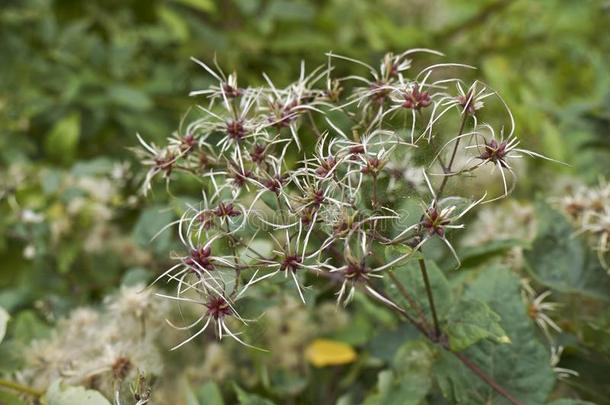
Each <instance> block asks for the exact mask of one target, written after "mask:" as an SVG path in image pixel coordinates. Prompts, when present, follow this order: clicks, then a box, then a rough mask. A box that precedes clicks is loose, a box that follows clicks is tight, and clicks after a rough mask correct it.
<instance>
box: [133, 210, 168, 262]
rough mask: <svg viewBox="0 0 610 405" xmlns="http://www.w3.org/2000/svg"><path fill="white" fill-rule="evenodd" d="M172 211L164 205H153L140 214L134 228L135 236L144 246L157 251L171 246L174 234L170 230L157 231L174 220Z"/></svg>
mask: <svg viewBox="0 0 610 405" xmlns="http://www.w3.org/2000/svg"><path fill="white" fill-rule="evenodd" d="M172 218H173V216H172V213H171V212H169V211H168V210H166V209H163V208H162V207H151V208H148V209H145V210H144V211H142V213H141V214H140V217H139V218H138V221H137V222H136V225H135V226H134V229H133V238H134V240H135V242H136V243H138V244H139V245H140V246H142V247H146V248H150V247H151V245H152V248H153V249H154V250H155V251H156V252H164V251H166V250H167V249H168V248H169V245H170V243H171V239H172V235H171V232H170V231H169V230H165V231H164V232H162V233H161V234H159V235H158V236H157V237H156V238H155V239H154V240H153V239H152V238H153V237H154V236H155V235H157V233H158V232H159V231H160V230H161V229H162V228H163V227H164V226H166V225H167V224H169V223H170V222H171V220H172Z"/></svg>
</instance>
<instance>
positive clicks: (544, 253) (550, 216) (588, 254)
mask: <svg viewBox="0 0 610 405" xmlns="http://www.w3.org/2000/svg"><path fill="white" fill-rule="evenodd" d="M536 212H537V217H538V223H539V224H540V226H539V229H538V235H537V237H536V239H535V240H534V242H533V244H532V249H531V250H530V251H527V252H526V253H525V258H526V260H527V263H528V271H529V272H530V274H531V275H532V277H534V278H535V279H536V281H538V282H540V283H541V284H544V285H546V286H548V287H550V288H552V289H554V290H557V291H560V292H563V293H577V294H581V295H585V296H588V297H592V298H597V299H601V300H606V301H607V300H610V277H608V274H607V273H606V271H604V269H602V267H601V265H600V264H599V261H598V259H597V257H596V255H595V254H594V253H593V252H592V251H591V249H589V248H588V247H587V246H586V245H585V244H584V243H583V241H582V240H581V239H579V238H576V237H574V229H573V228H572V226H571V225H570V223H569V222H568V220H567V219H566V218H565V217H564V216H563V215H561V214H560V213H559V212H557V211H554V210H552V209H551V208H550V207H549V206H548V205H546V204H538V206H537V210H536Z"/></svg>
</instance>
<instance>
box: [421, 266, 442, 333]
mask: <svg viewBox="0 0 610 405" xmlns="http://www.w3.org/2000/svg"><path fill="white" fill-rule="evenodd" d="M419 269H420V270H421V275H422V278H423V279H424V284H425V286H426V294H427V295H428V303H429V304H430V311H431V312H432V320H433V321H434V337H435V338H436V339H439V338H440V337H441V329H440V327H439V326H438V317H437V316H436V306H435V305H434V296H433V295H432V288H430V280H429V279H428V269H427V268H426V262H425V261H424V259H419Z"/></svg>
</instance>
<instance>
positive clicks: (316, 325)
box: [0, 0, 610, 404]
mask: <svg viewBox="0 0 610 405" xmlns="http://www.w3.org/2000/svg"><path fill="white" fill-rule="evenodd" d="M608 27H610V3H608V2H607V1H602V0H599V1H595V0H583V1H571V0H544V1H529V0H513V1H511V0H451V1H450V0H429V1H424V0H401V1H399V0H381V1H372V0H371V1H365V0H359V1H348V0H329V1H306V0H302V1H299V0H268V1H265V0H227V1H213V0H173V1H170V0H146V1H143V0H127V1H125V0H123V1H119V0H105V1H103V0H92V1H87V2H75V1H69V0H56V1H52V0H24V1H17V0H15V1H10V0H9V1H6V0H5V1H3V2H2V4H1V5H0V307H2V308H4V309H5V310H6V311H8V313H9V314H10V317H11V318H10V319H11V320H10V321H9V322H8V326H7V332H6V338H5V339H4V341H3V342H2V344H0V374H3V375H6V376H11V375H15V373H17V375H18V374H19V373H20V372H22V370H24V367H25V365H26V364H28V360H27V352H28V350H30V348H31V346H30V343H31V342H33V341H35V340H37V339H41V338H44V337H48V336H53V334H54V333H56V332H54V330H56V329H55V327H56V325H57V322H58V320H60V319H62V318H64V317H66V316H68V315H69V314H70V313H71V311H73V310H74V309H75V308H77V307H83V306H88V307H95V308H100V306H101V305H102V303H103V301H104V297H107V296H109V295H111V294H115V293H116V292H117V290H118V289H119V288H120V286H134V285H136V284H138V283H139V282H148V281H150V280H151V279H152V278H153V275H155V274H159V273H160V272H161V271H162V270H163V269H166V268H167V267H168V265H169V264H170V261H169V256H168V254H169V252H171V251H172V249H173V248H175V246H176V241H175V240H173V237H172V235H170V234H169V233H166V234H163V235H162V236H161V237H159V238H157V239H156V240H155V241H154V242H150V239H151V237H152V236H153V235H154V234H155V233H156V232H157V231H158V230H159V229H160V228H161V227H162V226H163V225H165V224H166V223H167V222H169V221H170V220H171V219H172V218H173V215H174V213H173V212H172V211H171V210H167V209H166V210H162V211H159V207H161V206H163V205H164V204H166V203H167V202H166V200H165V199H166V198H167V197H166V196H165V195H164V193H163V192H162V191H163V190H162V188H160V189H159V191H161V192H155V193H153V195H152V196H149V197H148V198H146V199H145V198H144V197H143V196H141V195H140V194H139V185H140V182H141V180H142V173H143V171H144V170H143V169H142V168H141V167H140V166H139V164H138V163H137V161H136V160H135V158H134V156H133V154H132V153H131V152H130V151H129V150H128V148H129V147H132V146H134V145H135V144H136V137H135V134H136V132H138V133H140V134H142V135H143V136H145V137H146V138H147V139H149V140H151V139H152V140H157V141H158V142H159V143H162V142H163V140H164V139H165V138H166V137H168V136H169V135H170V134H171V133H172V131H173V130H174V129H175V128H176V127H177V126H178V123H179V122H180V119H181V118H182V116H183V114H184V112H185V111H186V110H187V109H188V108H189V107H191V106H193V105H194V104H195V100H194V99H192V98H189V97H188V92H189V91H190V90H191V89H198V88H203V87H205V86H206V85H208V84H209V83H210V82H209V80H210V78H209V77H208V75H206V74H205V73H204V72H203V71H202V70H201V69H200V68H199V67H198V66H197V65H195V64H194V63H192V62H190V61H189V57H191V56H194V57H197V58H199V59H201V60H204V61H207V62H211V61H212V60H213V58H214V57H215V55H216V56H217V58H218V61H219V63H220V65H222V66H223V67H224V68H225V70H228V71H231V70H233V69H234V70H236V71H237V72H238V74H239V78H240V81H241V82H243V83H251V84H256V83H260V82H261V81H262V76H261V74H260V73H261V72H263V71H264V72H267V73H268V74H269V76H271V77H273V78H274V81H276V82H279V83H280V84H287V83H289V82H290V81H291V80H292V79H294V78H295V77H297V76H298V69H299V64H300V61H301V60H302V59H304V60H306V62H307V65H308V66H310V67H313V66H317V65H318V64H321V63H324V62H325V60H326V59H325V56H324V53H325V52H327V51H329V50H332V51H333V52H335V53H339V54H343V55H348V56H350V57H354V58H359V59H363V60H369V61H372V60H377V59H379V58H380V57H381V56H382V55H383V54H384V53H385V52H388V51H395V52H400V51H402V50H404V49H408V48H411V47H429V48H433V49H437V50H440V51H442V52H444V53H445V54H446V55H447V59H448V60H451V61H457V62H460V63H467V64H471V65H474V66H476V67H478V68H479V70H480V71H479V77H481V78H482V79H483V80H484V81H486V82H487V83H488V84H489V85H490V86H491V87H492V88H495V89H498V90H499V91H500V92H501V94H502V95H503V97H504V98H505V99H506V102H507V103H508V104H509V105H510V106H511V107H512V109H513V112H514V113H515V120H516V122H517V131H518V132H517V134H518V136H519V137H520V139H521V140H522V142H523V145H524V146H525V147H527V148H529V149H532V150H535V151H538V152H540V153H543V154H545V155H547V156H551V157H553V158H554V159H558V160H561V161H563V162H566V163H568V164H569V166H558V165H556V164H553V163H549V162H547V161H543V160H538V161H536V162H533V163H532V164H529V166H528V169H527V172H526V173H527V174H526V176H522V180H521V182H520V183H519V186H518V188H517V190H516V191H515V195H516V197H517V198H518V199H519V200H520V201H522V202H524V203H532V202H533V201H535V200H536V199H537V200H538V201H542V200H545V199H548V198H549V197H553V196H555V197H558V196H559V197H560V196H562V193H564V190H565V188H564V187H565V185H566V184H568V183H571V182H578V183H582V184H589V185H595V184H597V182H598V181H599V179H600V178H608V176H609V175H610V75H609V74H608V72H609V67H608V66H610V35H609V34H610V32H609V28H608ZM342 68H344V69H348V68H349V65H342ZM341 73H345V74H347V73H349V72H348V71H345V72H341ZM189 186H190V185H189V183H188V182H184V183H181V184H179V185H178V186H177V189H174V190H173V192H174V193H175V194H176V195H177V196H180V195H186V193H188V192H189V190H190V192H191V196H192V195H193V194H192V188H189ZM537 212H538V213H539V214H537V215H540V217H539V218H538V220H539V221H540V222H545V221H546V220H547V218H542V215H551V216H552V215H557V213H554V212H553V213H551V212H547V211H545V213H540V212H539V211H537ZM507 215H508V214H507ZM562 218H563V217H552V218H549V219H548V222H549V223H558V222H559V221H561V220H562ZM509 222H510V221H509ZM497 225H498V224H483V225H479V226H482V227H483V228H485V227H493V226H497ZM494 229H496V228H494ZM544 232H546V233H547V234H549V233H552V232H555V234H553V237H555V238H562V237H570V235H571V234H572V233H573V229H571V228H570V227H569V225H568V224H567V223H566V224H565V227H564V228H561V229H550V230H549V229H542V230H541V231H539V234H538V238H540V237H541V236H540V235H541V234H544ZM541 243H542V242H539V243H538V245H537V244H536V242H534V243H533V245H531V246H529V247H528V248H526V258H527V257H529V258H530V260H529V264H530V269H529V270H528V271H529V276H531V277H532V278H533V279H534V280H535V282H536V283H537V285H539V286H540V287H545V288H550V289H551V290H552V291H553V297H554V299H555V300H556V301H560V302H561V303H562V304H563V305H562V306H561V307H560V309H559V310H558V311H557V312H556V314H558V316H557V318H558V319H560V320H561V321H560V326H561V327H562V329H563V330H564V332H563V333H562V334H561V335H560V337H559V340H560V343H561V344H562V345H563V346H564V347H565V352H564V356H563V358H562V361H561V363H560V366H561V367H566V368H569V369H574V370H577V371H578V372H579V373H580V376H579V377H573V378H570V379H565V380H559V382H557V383H556V384H555V388H554V391H553V394H552V395H551V398H553V397H564V396H567V397H572V398H582V399H585V400H589V401H593V402H595V403H610V400H608V398H610V387H609V386H608V381H607V376H608V375H610V361H609V360H610V329H609V328H610V311H609V310H608V306H607V301H608V299H610V295H609V291H610V289H608V288H607V285H608V281H607V278H608V276H606V274H605V272H604V270H603V269H601V268H595V269H594V271H597V273H599V274H597V273H595V274H593V275H592V271H593V270H591V269H589V268H586V267H587V266H586V265H585V264H583V263H580V262H578V263H576V262H569V263H568V264H565V263H566V260H568V258H567V257H563V256H561V254H562V253H565V252H561V251H558V252H556V256H557V257H561V260H560V261H559V263H564V264H565V265H563V267H562V266H559V267H558V265H557V263H556V262H552V261H550V262H549V261H547V262H538V261H537V257H538V256H540V255H539V254H537V253H540V254H542V253H544V252H547V251H548V249H544V248H543V246H542V245H541ZM566 243H568V242H566ZM494 246H496V245H494ZM504 246H507V245H504ZM552 246H557V245H552ZM528 249H530V250H528ZM536 249H540V250H539V251H538V252H537V251H536ZM506 251H507V249H506V248H505V247H502V246H500V247H497V246H496V247H494V248H491V249H489V250H488V251H484V252H482V253H481V252H474V253H472V252H471V254H472V256H471V260H470V261H469V262H468V261H466V262H465V264H466V265H468V266H470V267H472V268H475V267H477V266H479V265H480V264H481V263H483V260H488V259H489V258H490V257H491V256H494V255H498V256H500V257H502V255H505V254H506ZM527 252H530V253H527ZM574 254H576V253H574V252H572V256H571V257H574ZM583 254H584V253H583ZM551 259H552V258H548V260H551ZM583 260H584V259H583ZM593 260H594V259H593ZM468 266H467V267H468ZM545 266H546V267H545ZM501 277H503V276H502V275H501V274H500V275H498V278H499V279H501ZM490 282H491V281H490ZM495 282H499V281H497V280H496V281H495ZM507 282H509V281H507ZM286 299H287V300H288V301H285V302H284V301H282V302H275V304H277V305H276V307H274V308H275V309H273V311H275V312H271V315H270V316H269V317H270V318H271V319H272V321H271V323H272V325H271V326H269V325H267V328H271V327H275V328H276V329H277V331H278V333H281V334H282V336H284V335H285V336H287V337H286V338H285V339H283V341H284V342H288V343H285V347H283V346H281V345H275V346H274V345H273V344H271V349H272V350H276V353H279V354H276V356H277V355H279V356H280V358H277V359H274V360H273V361H269V359H263V360H261V359H259V358H257V355H251V356H250V355H247V354H243V353H242V354H240V352H239V351H238V350H234V349H233V348H232V347H231V345H228V347H225V346H227V345H225V344H224V343H223V345H222V346H220V345H217V344H212V343H210V344H209V345H207V346H206V345H204V344H203V343H201V342H199V343H195V345H194V346H196V347H195V348H194V349H193V350H192V351H189V352H187V353H184V352H182V353H180V352H172V354H169V353H165V352H163V351H162V353H161V356H165V357H167V358H166V359H164V361H165V363H166V366H165V371H164V374H162V376H161V377H159V378H158V380H159V381H158V382H157V384H156V387H161V388H163V387H164V386H168V387H171V389H167V390H166V391H168V392H172V394H173V397H172V398H173V400H176V401H179V402H177V403H189V404H191V403H192V404H196V403H201V404H203V403H206V404H207V403H222V399H221V398H220V395H222V396H223V397H224V398H225V401H227V403H232V402H234V401H235V399H236V398H239V399H240V401H242V402H243V403H266V402H264V401H265V400H264V399H262V398H263V397H265V398H269V400H274V401H276V402H278V403H311V402H314V401H317V400H318V399H320V398H323V399H324V400H326V401H329V402H333V401H336V400H339V399H340V398H341V400H343V401H349V400H350V399H349V398H352V399H351V400H353V401H354V403H358V401H359V398H364V397H366V395H367V394H369V393H371V392H372V391H375V390H377V391H379V392H377V395H378V396H377V398H374V399H371V401H373V400H377V401H391V400H390V399H387V398H386V399H383V398H382V397H383V395H385V394H383V387H382V386H381V385H380V386H378V385H377V384H378V374H379V371H380V370H384V369H386V368H388V367H395V370H394V372H395V373H400V372H401V371H400V367H401V366H400V364H398V365H397V364H393V365H392V358H393V353H394V351H393V350H392V348H394V349H395V348H397V347H398V346H399V343H400V342H401V341H402V340H403V338H404V336H406V335H408V334H409V333H412V331H406V332H405V331H397V330H396V328H395V325H394V324H393V321H392V320H391V319H388V317H389V315H388V314H386V313H385V312H383V311H381V312H379V310H377V309H372V308H371V307H370V306H369V305H368V304H367V303H366V302H364V301H363V302H358V303H356V305H354V307H353V308H350V309H349V310H348V311H345V312H341V313H340V314H339V315H338V314H337V313H336V312H335V313H333V315H329V314H328V313H324V312H323V311H324V310H325V309H324V308H323V307H321V306H316V307H315V308H314V307H301V306H300V305H298V304H297V303H296V302H292V301H290V300H289V299H288V298H286ZM99 310H100V311H104V310H105V309H103V308H102V309H99ZM282 311H285V312H282ZM330 312H332V311H330ZM330 312H329V313H330ZM0 315H1V314H0ZM331 316H339V317H343V318H342V319H343V321H341V322H345V325H344V324H342V323H341V322H340V321H336V320H335V319H334V318H332V319H331ZM273 322H275V324H273ZM328 323H330V324H331V325H330V326H329V325H328ZM333 325H334V326H333ZM342 325H344V326H343V327H342ZM1 326H2V325H0V329H1ZM312 328H313V329H315V330H313V331H312V330H311V329H312ZM325 328H326V329H325ZM380 331H381V332H380ZM162 333H163V332H162ZM168 333H169V332H168ZM260 334H261V340H264V339H265V337H264V331H262V330H261V331H260ZM1 335H2V334H0V336H1ZM320 336H327V337H328V336H331V337H332V339H333V340H334V341H337V342H342V343H345V344H347V345H349V346H350V347H354V348H356V349H357V352H358V358H357V360H356V361H354V362H353V363H351V364H347V365H342V366H334V367H326V368H318V367H315V366H313V365H311V364H310V363H315V361H312V360H311V359H310V358H308V357H307V356H306V354H305V352H306V350H307V348H308V347H309V346H308V345H309V343H310V342H311V341H312V340H313V339H314V338H316V337H320ZM168 339H169V338H168ZM291 339H292V340H291ZM166 347H171V346H169V344H168V345H167V346H166ZM210 347H212V349H210ZM416 349H417V348H414V347H410V348H406V349H403V353H404V352H407V353H408V351H409V350H412V351H413V352H417V353H419V351H418V350H419V349H418V350H416ZM422 350H424V349H422ZM282 356H284V357H282ZM290 356H293V357H294V358H291V357H290ZM211 362H212V363H213V362H216V363H213V364H211ZM184 364H188V367H183V365H184ZM203 368H205V370H203ZM407 374H408V373H407ZM410 375H411V377H410V378H413V374H412V373H411V374H410ZM416 377H417V378H421V379H423V380H414V381H412V382H411V383H412V384H415V385H417V384H424V383H422V382H421V381H425V383H426V384H427V383H428V380H429V376H428V375H427V374H426V373H420V374H418V375H416ZM405 378H409V377H405ZM212 381H216V383H212ZM379 381H382V380H381V377H380V379H379ZM406 381H409V380H406ZM333 382H335V383H336V384H333ZM236 384H237V385H236ZM380 384H381V383H380ZM430 384H439V383H438V382H430ZM240 387H241V388H240ZM39 388H40V387H39ZM441 388H442V387H441ZM44 389H46V387H44ZM531 389H532V390H535V389H536V388H535V387H531ZM160 390H161V391H162V389H160ZM11 392H12V393H11ZM248 392H250V393H256V395H258V396H255V394H249V393H248ZM435 392H436V391H434V390H432V391H431V394H429V395H428V396H427V397H426V399H425V400H426V401H428V402H429V403H444V402H443V401H447V400H446V399H443V396H441V395H440V394H438V393H435ZM426 393H427V391H426V392H424V396H425V395H426ZM13 394H14V391H10V390H4V389H3V388H2V387H0V403H4V402H3V401H5V402H6V403H22V402H20V401H21V399H19V398H18V397H17V396H15V395H13ZM382 394H383V395H382ZM159 395H163V394H159ZM168 395H169V394H168ZM404 395H407V394H404ZM170 397H171V396H169V397H167V398H170ZM458 397H459V396H456V398H458ZM380 398H382V399H380ZM422 398H423V397H422ZM457 400H458V399H456V401H457ZM168 401H169V399H168ZM197 401H199V402H197ZM214 401H216V402H214ZM253 401H259V402H253ZM261 401H262V402H261ZM450 402H451V401H450ZM159 403H164V402H159ZM166 403H169V402H166ZM345 403H348V402H345ZM374 403H377V402H374ZM386 403H392V402H386ZM394 403H396V402H394ZM414 403H417V401H415V402H414Z"/></svg>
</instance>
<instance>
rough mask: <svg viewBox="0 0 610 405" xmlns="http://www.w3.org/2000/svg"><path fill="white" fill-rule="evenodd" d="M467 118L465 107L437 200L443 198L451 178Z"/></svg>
mask: <svg viewBox="0 0 610 405" xmlns="http://www.w3.org/2000/svg"><path fill="white" fill-rule="evenodd" d="M467 120H468V111H467V110H466V108H464V111H462V122H461V124H460V129H459V131H458V134H457V139H456V140H455V144H454V145H453V152H451V159H450V160H449V163H448V164H447V167H446V169H445V176H443V182H442V183H441V186H440V187H439V189H438V192H437V193H436V199H437V201H438V200H439V199H440V198H441V194H443V191H444V190H445V186H446V185H447V180H449V175H448V173H451V169H452V167H453V161H454V160H455V155H456V154H457V150H458V147H459V146H460V141H461V140H462V138H461V135H462V133H463V132H464V127H465V126H466V121H467Z"/></svg>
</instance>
